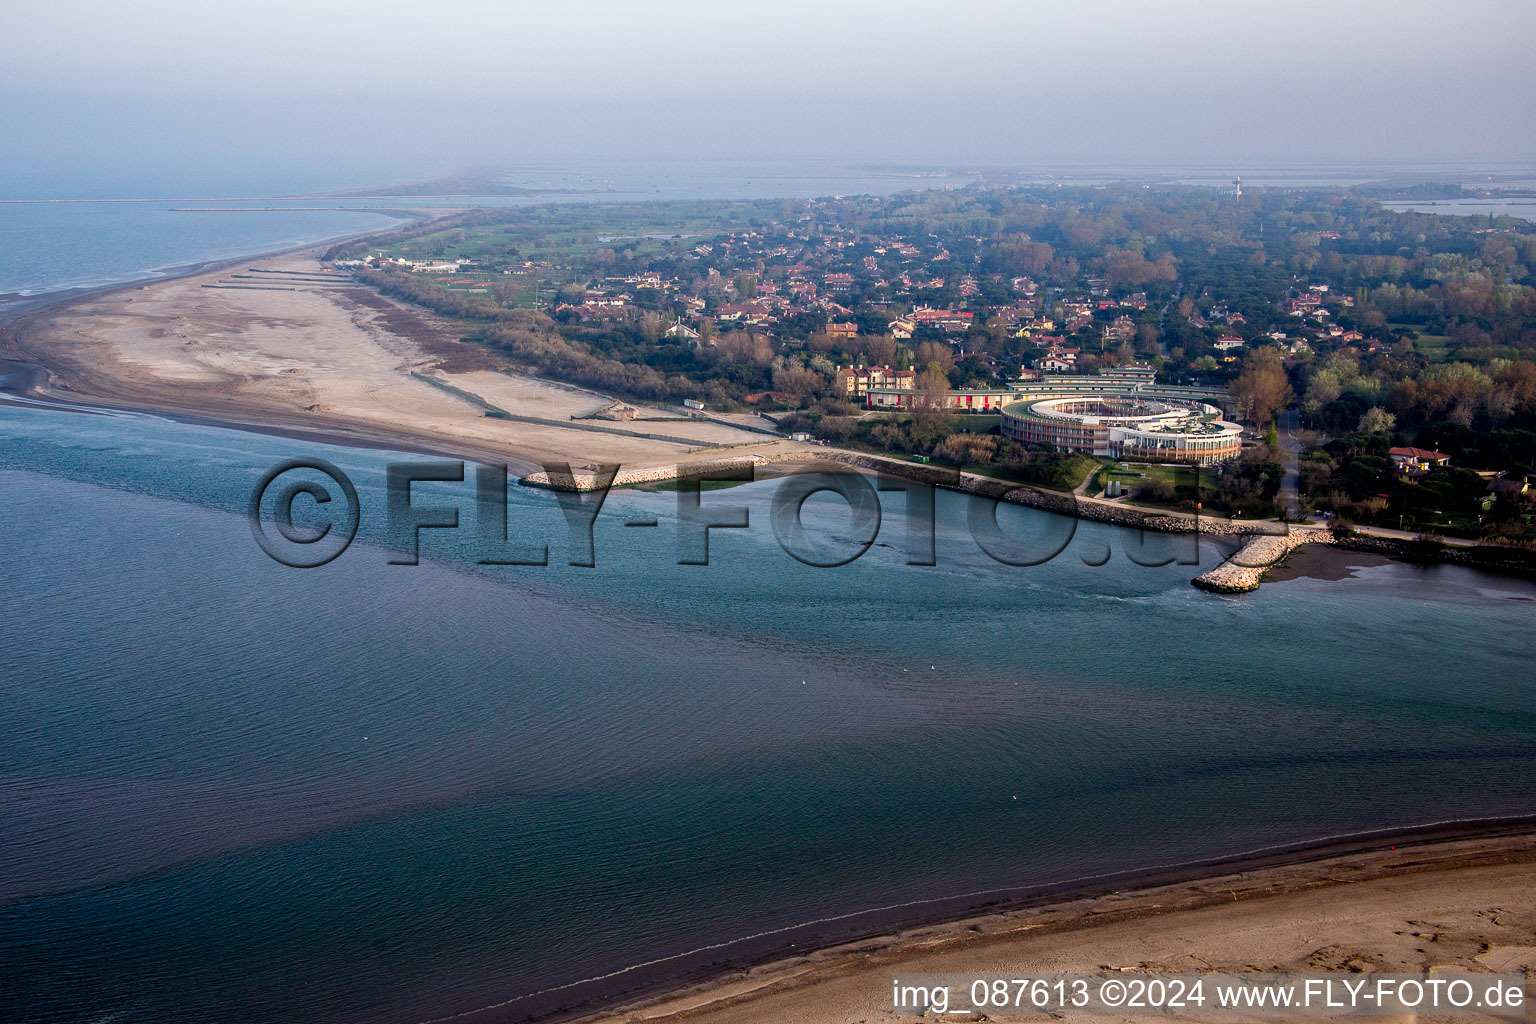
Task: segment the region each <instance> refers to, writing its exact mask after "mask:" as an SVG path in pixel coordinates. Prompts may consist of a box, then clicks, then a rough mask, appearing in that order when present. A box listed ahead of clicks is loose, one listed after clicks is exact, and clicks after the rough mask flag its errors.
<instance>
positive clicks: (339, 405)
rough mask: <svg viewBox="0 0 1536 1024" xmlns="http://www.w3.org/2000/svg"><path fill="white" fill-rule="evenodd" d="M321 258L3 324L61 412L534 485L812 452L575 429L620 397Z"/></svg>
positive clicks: (106, 295) (298, 257)
mask: <svg viewBox="0 0 1536 1024" xmlns="http://www.w3.org/2000/svg"><path fill="white" fill-rule="evenodd" d="M319 251H320V250H319V249H318V248H316V249H311V250H306V251H301V252H293V253H284V254H278V255H272V256H267V257H259V258H255V259H251V260H248V261H241V262H239V263H238V264H235V265H226V266H224V267H222V268H219V269H214V270H206V271H200V272H194V273H191V274H188V275H187V276H183V277H177V278H173V279H170V280H162V281H156V282H151V283H140V284H134V285H129V286H125V287H121V288H115V289H111V290H107V291H103V292H98V293H95V294H91V295H87V296H84V297H82V298H79V299H76V300H70V301H65V302H61V303H57V304H53V305H45V306H42V307H40V308H37V309H35V310H32V311H29V312H26V313H23V314H21V315H20V316H18V317H17V318H16V319H15V320H14V321H12V322H11V323H10V324H8V325H6V326H5V327H4V329H3V337H4V350H5V353H6V354H7V355H8V356H10V357H11V358H14V359H17V360H22V361H26V362H30V363H35V364H38V365H41V366H44V367H46V368H47V370H48V371H49V372H48V379H47V382H46V383H45V384H42V385H41V386H39V387H37V388H36V389H35V390H36V393H37V394H38V395H39V396H41V397H45V398H50V399H53V400H56V401H62V402H73V403H85V404H99V405H109V406H113V407H118V408H128V409H140V410H150V411H155V412H172V413H180V414H184V415H188V416H194V417H204V418H208V419H214V420H217V421H220V422H225V423H229V424H232V425H237V426H244V427H254V428H258V429H266V430H278V431H283V432H291V433H295V434H301V435H305V436H316V437H321V438H326V439H332V440H338V441H341V442H344V443H348V442H350V443H364V444H370V445H382V446H396V447H402V448H408V449H412V450H423V451H429V452H441V453H446V454H453V455H459V456H463V457H469V458H480V459H491V460H499V461H504V462H507V463H510V464H512V465H514V466H515V467H517V468H518V469H520V470H521V471H522V472H524V473H526V472H532V471H534V470H535V469H537V468H538V465H539V464H540V463H543V462H546V461H554V462H569V463H571V464H572V465H573V466H576V467H581V466H585V465H590V464H593V463H597V462H618V463H621V464H622V465H623V466H624V468H625V469H626V470H631V469H643V468H653V467H659V466H670V465H676V464H686V463H688V462H691V461H700V460H704V461H708V460H713V459H718V458H720V457H721V455H722V453H724V452H729V453H731V454H748V453H754V454H763V455H771V454H783V453H785V452H788V451H793V450H797V449H800V448H803V447H804V446H802V445H795V444H792V443H791V442H788V441H781V440H776V439H774V438H772V437H770V436H768V435H765V434H763V433H760V432H754V431H750V430H744V429H737V428H736V427H734V426H730V425H726V424H722V423H717V422H701V421H695V420H690V419H687V418H684V417H682V416H678V415H676V414H674V413H670V412H667V411H664V410H660V409H645V408H642V409H640V410H639V414H640V416H641V417H644V418H643V419H641V420H639V421H624V422H608V421H604V420H595V421H590V425H595V426H601V427H602V428H603V429H602V430H601V431H595V430H588V429H582V426H583V423H584V422H585V421H580V420H574V419H573V417H587V416H590V415H591V414H593V413H594V412H596V411H598V410H600V409H602V408H603V407H604V406H607V405H609V404H610V403H611V402H612V401H613V399H612V398H610V397H609V396H605V395H600V394H597V393H595V392H592V391H588V390H585V389H581V388H575V387H569V386H566V385H561V384H554V383H551V382H546V381H540V380H535V379H533V378H530V377H526V376H522V375H519V374H517V373H516V372H515V370H514V368H513V367H512V366H511V365H510V364H509V363H507V362H506V361H505V360H502V359H501V358H500V357H499V356H498V355H497V354H495V353H494V352H491V351H489V350H487V349H486V348H484V347H482V346H480V345H476V344H473V343H468V342H464V341H461V340H459V339H460V334H461V330H460V329H459V328H457V327H455V326H454V325H453V324H450V323H448V322H446V321H444V320H442V319H441V318H438V317H435V316H433V315H432V314H430V313H427V312H425V311H422V310H419V309H414V308H407V307H405V306H402V305H399V304H397V303H394V302H392V301H390V300H388V299H386V298H383V297H381V296H380V295H378V294H377V293H375V292H374V291H372V290H371V289H368V288H365V287H362V286H360V285H358V284H357V283H356V282H354V281H352V279H351V278H350V277H348V276H346V275H343V274H339V273H336V272H334V271H329V270H327V269H325V268H324V267H323V266H322V264H321V263H320V262H319V259H318V253H319ZM424 378H426V379H424ZM487 407H489V408H492V409H495V410H500V411H502V412H505V413H508V414H510V415H511V416H513V417H531V418H536V419H540V420H546V421H553V422H546V423H532V422H526V421H520V420H517V419H507V418H497V417H495V416H492V415H487ZM745 419H747V420H751V421H753V422H754V423H755V424H756V425H760V426H767V424H766V422H764V421H761V420H759V419H758V418H757V417H745ZM566 424H569V425H568V426H567V425H566ZM626 431H628V432H630V433H628V434H626V433H624V432H626ZM640 434H660V435H664V436H665V437H666V438H668V440H660V439H657V438H654V437H642V436H638V435H640ZM727 446H729V447H727ZM735 446H743V447H741V448H740V449H737V448H736V447H735Z"/></svg>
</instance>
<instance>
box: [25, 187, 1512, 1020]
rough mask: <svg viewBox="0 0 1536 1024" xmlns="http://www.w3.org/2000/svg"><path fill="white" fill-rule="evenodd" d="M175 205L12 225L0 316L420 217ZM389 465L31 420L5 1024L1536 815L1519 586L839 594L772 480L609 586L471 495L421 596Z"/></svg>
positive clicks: (562, 547)
mask: <svg viewBox="0 0 1536 1024" xmlns="http://www.w3.org/2000/svg"><path fill="white" fill-rule="evenodd" d="M715 173H716V177H718V178H719V179H720V181H719V182H717V183H716V185H715V186H712V187H718V188H719V189H722V190H724V189H726V188H727V187H728V186H727V184H725V183H724V182H726V181H727V180H729V181H730V182H735V184H731V185H729V187H730V188H736V189H740V190H747V189H749V188H751V189H754V190H755V189H757V188H759V187H760V186H759V184H758V183H757V182H756V181H755V179H754V180H752V181H751V182H750V183H749V182H748V179H746V178H744V177H730V176H729V175H727V174H725V172H723V171H718V169H717V171H716V172H715ZM687 180H688V181H689V182H692V184H689V185H688V186H687V187H689V188H692V187H694V186H695V185H696V184H697V179H696V178H690V179H687ZM669 187H670V186H669ZM677 187H678V189H679V190H681V189H682V188H683V187H684V186H682V185H678V186H677ZM786 187H787V186H786ZM805 187H806V188H807V189H814V190H815V191H816V192H828V191H859V190H860V189H856V188H847V189H839V188H828V187H826V186H825V183H824V181H822V180H819V179H818V180H817V181H816V182H815V183H814V184H807V185H805ZM865 190H868V189H865ZM812 194H814V193H812ZM169 205H173V204H163V205H160V206H153V205H150V206H146V205H132V206H124V205H122V204H101V205H100V206H99V207H86V206H74V205H60V206H48V207H21V206H14V205H12V206H4V207H0V232H9V233H8V234H5V235H4V238H3V239H0V260H3V261H5V262H4V263H3V264H0V267H3V268H5V269H0V274H5V275H9V276H8V277H5V276H0V291H7V290H10V291H15V290H17V289H19V288H23V287H26V288H31V289H34V290H39V291H46V290H52V289H56V288H60V287H66V286H68V285H70V284H80V283H87V282H94V281H104V280H115V279H126V278H132V277H135V276H141V275H143V274H145V273H149V272H152V270H153V269H154V268H156V267H165V266H169V265H174V264H178V263H182V262H187V261H192V260H199V259H209V258H214V257H215V256H219V255H232V254H235V253H239V252H242V251H254V250H256V249H263V248H270V247H272V246H275V245H282V244H288V243H290V242H299V241H304V240H309V239H311V238H319V237H324V236H326V235H333V234H340V233H344V232H346V231H351V230H366V229H368V228H371V227H373V226H375V224H376V223H382V222H384V217H383V216H382V215H380V214H373V213H366V212H352V213H335V212H327V211H319V210H315V211H311V212H308V213H298V214H293V215H289V214H283V213H271V212H262V213H228V214H223V213H196V214H193V213H177V212H173V211H171V210H170V209H168V206H169ZM174 205H185V204H182V203H177V204H174ZM213 205H218V204H213ZM33 211H42V212H33ZM346 218H364V219H365V220H364V219H359V220H355V221H354V220H347V219H346ZM113 224H115V225H116V226H115V227H110V226H109V225H113ZM18 268H19V269H18ZM316 455H319V456H321V457H324V458H327V459H329V460H331V461H333V462H334V463H336V464H337V465H338V466H340V467H341V468H342V469H343V470H344V471H345V472H347V474H348V475H349V476H350V477H351V479H352V480H354V481H355V483H356V485H357V489H358V491H359V493H360V495H361V501H362V510H363V513H362V528H361V531H360V533H359V537H358V540H357V542H356V543H355V544H354V545H353V546H352V548H351V549H349V550H348V551H347V552H346V553H345V554H343V555H342V556H341V557H340V558H338V559H337V560H336V561H334V562H332V563H331V564H330V565H328V566H325V567H323V568H320V569H315V570H297V569H289V568H285V567H283V566H281V565H278V564H276V563H274V562H272V561H271V560H269V559H268V558H267V557H266V556H265V555H263V554H262V553H261V552H260V550H259V549H258V548H257V546H256V544H255V542H254V540H253V538H252V536H251V532H250V529H249V527H248V524H247V522H246V519H245V514H244V510H245V507H246V504H247V501H248V499H249V496H250V493H251V491H252V489H253V487H254V486H255V485H256V483H257V482H258V480H259V479H260V477H261V476H262V474H263V473H264V472H265V471H266V470H267V469H268V468H270V467H271V466H273V465H274V464H275V463H276V462H278V461H279V460H281V459H285V458H289V457H294V456H309V457H313V456H316ZM397 457H398V456H391V455H390V454H389V453H382V452H371V451H362V450H354V449H343V448H328V447H325V446H320V445H315V444H310V443H304V442H298V441H292V440H285V439H279V438H273V437H268V436H264V435H257V434H249V433H241V432H235V431H228V430H223V429H218V428H215V427H209V426H202V425H189V424H185V423H178V422H174V421H171V420H169V419H164V418H159V417H153V416H142V415H122V414H92V413H82V412H66V411H60V410H54V409H48V408H40V407H23V406H15V405H6V406H0V510H3V514H0V542H3V544H4V547H3V551H4V553H5V557H4V559H3V560H0V663H3V664H4V666H5V670H4V672H3V673H0V1020H5V1021H11V1020H18V1021H96V1020H113V1021H124V1022H138V1021H143V1022H156V1024H162V1022H175V1021H224V1020H230V1019H239V1020H243V1021H256V1022H262V1021H274V1022H277V1021H283V1022H287V1021H294V1020H307V1021H319V1022H329V1021H380V1022H383V1021H406V1022H412V1021H423V1020H427V1019H430V1018H434V1017H439V1016H442V1015H444V1014H448V1013H455V1012H462V1011H469V1010H473V1009H476V1008H479V1007H485V1006H488V1005H491V1004H496V1003H500V1002H503V1001H505V1000H517V1001H514V1002H512V1003H511V1004H510V1005H509V1006H508V1007H507V1008H506V1012H507V1013H508V1014H510V1015H512V1016H515V1015H517V1014H518V1013H520V1012H522V1011H523V1010H525V1009H528V1008H532V1007H537V1006H544V1007H546V1008H547V1006H548V1002H547V1001H546V1002H544V1003H540V1002H539V1000H537V999H519V997H523V996H527V995H529V994H531V993H536V992H541V991H546V990H549V989H551V988H553V987H557V986H562V985H567V984H572V983H577V982H581V981H582V980H583V979H592V978H597V977H600V976H604V975H611V974H612V973H613V972H615V971H620V970H623V969H624V968H626V967H629V966H631V965H636V964H641V963H644V962H648V961H661V963H659V964H657V965H654V966H653V967H651V968H648V969H643V970H637V971H634V972H630V973H627V974H623V975H620V976H618V978H609V979H608V980H606V981H604V982H602V983H601V985H600V986H598V987H602V988H612V987H613V986H615V985H616V984H621V983H623V982H625V981H627V980H635V981H641V980H654V978H655V977H657V976H658V974H665V973H667V972H676V971H681V970H683V969H693V968H698V967H701V966H705V965H707V964H709V963H711V962H713V961H715V960H717V959H719V958H721V957H728V956H731V955H733V954H736V953H747V952H750V951H752V950H753V949H754V948H757V949H761V948H763V947H764V946H766V945H772V944H774V943H780V944H782V943H787V942H791V941H809V940H811V939H814V937H815V936H817V935H825V934H826V933H827V930H828V929H829V928H830V927H832V924H831V923H829V922H827V921H826V919H828V918H836V917H839V916H840V915H850V914H859V913H860V912H864V911H870V910H871V909H873V908H882V907H892V906H899V905H903V904H913V903H916V902H917V901H924V900H932V899H936V898H943V897H952V896H958V895H961V894H967V893H976V892H979V891H984V890H991V889H998V888H1009V887H1019V886H1034V885H1041V884H1045V883H1050V882H1055V881H1060V880H1064V879H1073V878H1081V877H1084V876H1089V875H1094V874H1099V873H1102V872H1106V871H1114V870H1118V869H1130V868H1141V867H1148V866H1154V865H1164V864H1172V863H1179V862H1186V861H1190V860H1197V859H1204V858H1209V857H1214V856H1220V855H1224V854H1231V853H1237V852H1242V851H1247V850H1252V849H1255V848H1260V847H1266V846H1271V845H1275V844H1285V843H1291V842H1295V841H1298V840H1304V839H1310V838H1316V837H1321V836H1328V835H1335V834H1338V833H1346V832H1357V831H1360V830H1365V829H1373V828H1389V827H1397V826H1407V825H1414V824H1420V823H1424V822H1428V821H1436V820H1443V819H1464V818H1472V817H1479V816H1489V815H1505V814H1517V813H1530V812H1536V800H1533V797H1532V795H1531V790H1530V784H1529V781H1530V779H1531V778H1532V777H1533V775H1536V771H1533V769H1536V711H1533V706H1536V705H1533V700H1532V698H1533V696H1536V672H1533V670H1532V668H1531V662H1530V642H1529V637H1530V633H1531V625H1532V622H1533V610H1536V605H1533V601H1536V587H1533V586H1531V585H1530V584H1528V583H1524V582H1520V581H1513V580H1509V579H1503V578H1497V577H1490V576H1485V575H1481V574H1478V573H1475V572H1471V571H1468V570H1462V569H1455V568H1438V569H1433V570H1424V569H1416V568H1412V567H1408V566H1405V565H1384V566H1380V567H1376V568H1371V569H1366V570H1363V571H1362V573H1361V575H1360V578H1358V579H1352V580H1345V581H1341V582H1337V583H1321V582H1316V581H1310V580H1299V581H1295V582H1290V583H1284V584H1272V585H1267V586H1265V587H1264V588H1263V589H1262V590H1261V591H1259V592H1258V593H1257V594H1253V595H1248V596H1245V597H1241V598H1219V597H1213V596H1211V595H1207V594H1203V593H1201V592H1199V591H1196V590H1195V589H1194V588H1192V587H1190V586H1189V579H1190V577H1191V576H1193V575H1195V574H1196V573H1197V572H1199V571H1200V567H1199V566H1194V565H1169V566H1166V567H1162V568H1143V567H1141V566H1138V565H1136V564H1134V563H1133V562H1132V561H1131V560H1130V559H1129V557H1128V551H1136V552H1138V557H1140V558H1141V559H1142V560H1143V561H1145V560H1148V555H1151V554H1157V553H1159V552H1161V553H1163V554H1165V555H1167V556H1175V557H1178V556H1182V557H1184V558H1185V560H1194V559H1195V557H1196V553H1195V552H1194V551H1192V549H1191V548H1190V547H1189V545H1190V544H1191V541H1190V540H1189V539H1187V538H1167V537H1162V538H1156V537H1154V538H1149V539H1147V541H1146V545H1147V547H1146V548H1140V547H1139V546H1138V545H1140V544H1141V539H1140V538H1139V537H1138V536H1137V535H1136V534H1134V533H1132V532H1129V531H1123V530H1116V529H1112V528H1108V527H1105V526H1101V525H1096V524H1090V523H1078V524H1075V525H1074V523H1073V522H1072V521H1070V520H1063V519H1060V518H1057V517H1053V516H1048V515H1045V514H1042V513H1037V512H1032V511H1029V510H1026V509H1021V508H1016V507H1005V508H1004V509H1003V510H1002V511H1001V514H1000V519H1001V521H1002V523H1003V525H1004V526H1005V527H1006V529H1007V530H1008V531H1009V532H1010V533H1011V534H1013V535H1016V536H1020V537H1026V538H1032V539H1034V540H1035V541H1036V542H1038V543H1040V544H1048V545H1050V546H1055V545H1056V544H1059V543H1061V542H1062V541H1064V540H1066V541H1067V542H1068V546H1067V547H1066V549H1065V551H1064V552H1063V553H1062V555H1061V556H1060V557H1057V558H1055V559H1054V560H1052V561H1050V562H1048V563H1046V564H1043V565H1039V566H1035V567H1030V568H1016V567H1009V566H1005V565H1001V564H999V563H997V562H994V561H992V560H991V559H990V558H988V557H987V556H985V555H984V554H982V553H981V552H980V551H979V550H978V548H977V546H976V544H975V543H974V541H973V540H972V539H971V538H970V535H969V531H968V528H967V525H966V512H967V506H966V505H965V499H962V498H961V497H959V496H956V495H941V496H940V501H939V512H940V515H939V524H938V531H939V532H938V543H937V550H938V561H939V564H938V565H937V566H934V567H914V566H908V565H906V564H905V555H904V550H903V534H902V518H901V509H902V500H903V499H902V497H901V496H900V495H895V494H890V495H883V496H882V500H883V501H884V502H885V510H886V520H885V522H884V524H883V526H882V533H881V536H880V538H879V542H878V543H877V545H876V546H875V547H873V548H872V549H871V550H870V551H869V552H868V554H866V555H865V556H864V557H862V558H860V559H859V560H858V561H856V562H853V563H852V564H850V565H846V566H843V567H841V568H837V569H814V568H811V567H808V566H805V565H802V564H800V563H799V562H797V561H795V560H793V559H791V558H790V557H789V556H787V555H786V554H784V553H783V551H782V550H780V548H779V546H778V544H777V543H776V542H775V539H774V536H773V531H772V530H771V528H770V525H769V519H770V517H769V509H770V506H771V503H772V501H773V498H774V495H775V494H776V493H778V488H779V487H780V486H782V485H781V484H777V483H773V482H760V483H755V484H751V485H747V486H743V487H738V488H734V489H730V490H723V491H711V492H706V494H705V496H704V501H705V502H706V504H719V505H744V506H747V507H748V509H749V511H750V522H751V526H750V528H748V529H744V530H720V531H715V532H714V533H713V535H712V538H711V542H710V550H711V556H712V564H710V565H709V566H703V567H700V566H679V565H678V564H676V563H677V559H678V552H677V547H676V541H675V535H676V526H677V505H676V497H675V496H674V495H668V494H640V493H633V492H623V493H617V494H614V495H612V496H611V497H610V498H609V499H608V503H607V505H606V506H605V508H604V510H603V513H602V515H601V517H600V518H599V520H598V523H597V525H596V527H595V530H594V541H595V550H596V554H597V559H596V561H597V565H596V567H594V568H590V569H587V568H577V567H572V566H570V565H567V564H566V563H567V561H568V560H569V554H570V549H569V545H568V540H567V529H566V526H565V522H564V519H563V517H562V515H561V513H560V511H559V509H558V507H557V505H556V502H555V500H554V498H553V496H552V495H550V494H549V493H547V492H541V491H532V490H524V489H521V488H517V487H513V488H512V493H511V495H510V498H509V505H510V507H509V515H508V520H509V529H510V532H511V534H512V535H513V536H515V537H522V538H528V539H533V540H536V541H537V542H539V543H546V542H547V543H548V545H549V553H550V562H551V564H550V565H549V566H547V567H481V566H477V565H476V564H475V561H476V557H477V555H476V553H475V552H472V551H471V550H469V545H468V538H469V536H470V530H471V528H472V527H473V525H474V522H475V509H474V507H473V502H472V500H471V497H470V496H471V494H472V488H473V485H472V484H470V483H465V484H437V485H429V486H426V487H419V488H418V489H417V490H418V500H419V501H428V502H441V503H445V504H457V505H458V506H460V507H461V508H462V509H463V512H462V516H461V518H462V521H463V522H464V524H465V529H464V530H462V531H459V532H457V533H448V532H443V531H427V532H426V533H425V534H424V539H423V551H424V554H425V558H424V560H423V564H421V565H420V566H414V567H412V566H398V565H389V564H387V563H388V560H389V558H390V557H392V556H391V555H390V553H389V552H388V551H387V550H386V548H385V547H383V546H382V545H383V542H384V539H385V532H384V495H383V478H384V468H385V465H386V463H387V462H388V461H389V460H390V459H391V458H397ZM807 508H808V519H809V521H810V522H811V523H812V524H813V525H814V526H818V527H819V528H822V529H824V530H825V531H827V532H828V534H829V535H831V536H834V537H835V536H838V535H839V534H840V532H844V533H845V532H846V528H845V526H844V525H843V517H842V515H841V514H840V513H839V511H838V507H837V505H836V504H835V503H834V502H832V501H830V500H826V499H823V498H817V499H812V501H811V502H810V503H809V504H808V506H807ZM634 518H654V519H656V520H657V523H658V525H657V526H656V527H655V528H654V529H648V528H641V529H635V528H629V527H625V526H624V525H623V523H624V522H625V521H626V520H629V519H634ZM1106 553H1107V554H1108V555H1109V560H1108V562H1107V563H1105V564H1104V565H1102V566H1098V567H1095V566H1093V565H1090V564H1088V563H1090V562H1099V561H1101V560H1102V559H1103V558H1104V557H1105V555H1106ZM1218 557H1219V552H1218V551H1216V550H1215V549H1213V548H1210V547H1205V548H1203V549H1202V550H1200V551H1199V553H1198V561H1199V562H1200V564H1201V565H1203V566H1209V565H1211V564H1213V563H1214V561H1215V559H1216V558H1218ZM978 898H979V897H978ZM919 911H920V907H916V906H907V907H905V908H904V909H902V910H900V911H896V912H895V913H897V914H914V913H918V912H919ZM868 920H870V919H869V918H854V919H852V920H851V921H850V922H849V923H848V926H849V927H857V926H858V923H859V921H868ZM812 921H819V922H821V923H820V924H816V925H814V926H812V927H809V928H804V929H799V930H788V931H786V930H785V929H794V928H795V926H797V925H801V924H804V923H806V922H812ZM753 936H757V938H755V939H753V938H751V937H753ZM743 939H746V940H747V941H741V940H743ZM706 947H715V948H712V949H706ZM701 950H703V951H702V952H699V951H701ZM568 991H569V992H570V993H571V994H572V995H579V994H582V993H586V992H588V991H590V988H588V987H582V986H577V987H576V988H574V989H570V990H568Z"/></svg>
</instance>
